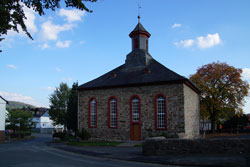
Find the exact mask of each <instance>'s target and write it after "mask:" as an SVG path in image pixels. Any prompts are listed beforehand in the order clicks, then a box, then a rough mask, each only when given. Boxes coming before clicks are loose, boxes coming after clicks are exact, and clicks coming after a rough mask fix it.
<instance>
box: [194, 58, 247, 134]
mask: <svg viewBox="0 0 250 167" xmlns="http://www.w3.org/2000/svg"><path fill="white" fill-rule="evenodd" d="M241 73H242V70H241V69H239V68H235V67H233V66H229V65H228V64H226V63H220V62H217V63H215V62H213V63H211V64H207V65H204V66H202V67H201V68H199V69H198V70H197V72H196V73H195V74H193V75H191V76H190V80H191V81H192V82H194V83H195V84H196V85H197V86H198V88H199V89H200V90H201V96H200V100H201V102H200V104H201V117H208V118H209V119H210V120H211V123H212V131H214V129H215V122H216V121H218V120H227V119H229V118H231V117H232V116H234V115H235V113H236V112H242V108H241V107H242V106H243V105H244V103H245V100H244V98H245V97H246V96H247V95H248V91H249V84H248V82H247V81H243V80H242V77H241Z"/></svg>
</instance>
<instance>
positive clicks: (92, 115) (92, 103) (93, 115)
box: [89, 98, 97, 128]
mask: <svg viewBox="0 0 250 167" xmlns="http://www.w3.org/2000/svg"><path fill="white" fill-rule="evenodd" d="M96 103H97V102H96V99H95V98H92V99H90V100H89V127H90V128H96V127H97V104H96Z"/></svg>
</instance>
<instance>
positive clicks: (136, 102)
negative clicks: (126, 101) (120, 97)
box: [131, 97, 140, 123]
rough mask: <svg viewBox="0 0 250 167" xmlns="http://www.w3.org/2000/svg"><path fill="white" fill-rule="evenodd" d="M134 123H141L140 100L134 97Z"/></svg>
mask: <svg viewBox="0 0 250 167" xmlns="http://www.w3.org/2000/svg"><path fill="white" fill-rule="evenodd" d="M131 105H132V106H131V107H132V122H138V123H139V120H140V118H139V116H140V100H139V98H138V97H132V104H131Z"/></svg>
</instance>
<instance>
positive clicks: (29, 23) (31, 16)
mask: <svg viewBox="0 0 250 167" xmlns="http://www.w3.org/2000/svg"><path fill="white" fill-rule="evenodd" d="M21 4H23V3H21ZM23 12H24V15H25V17H26V19H24V24H25V25H26V28H27V30H28V32H29V33H30V34H34V33H36V32H37V27H36V24H35V19H36V15H35V11H34V10H32V9H30V8H28V7H26V6H25V5H24V4H23ZM17 29H18V31H19V33H17V32H16V31H14V30H13V29H11V30H9V31H8V33H7V34H8V36H16V35H19V36H25V32H24V31H23V30H22V28H21V26H20V25H17Z"/></svg>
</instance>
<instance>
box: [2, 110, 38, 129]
mask: <svg viewBox="0 0 250 167" xmlns="http://www.w3.org/2000/svg"><path fill="white" fill-rule="evenodd" d="M6 124H7V125H6V129H11V130H13V131H14V133H16V132H17V131H19V132H20V131H22V132H25V131H28V130H30V129H32V128H33V127H34V123H33V122H32V114H31V113H29V112H26V111H23V110H15V111H12V110H10V111H9V114H8V117H7V119H6Z"/></svg>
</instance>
